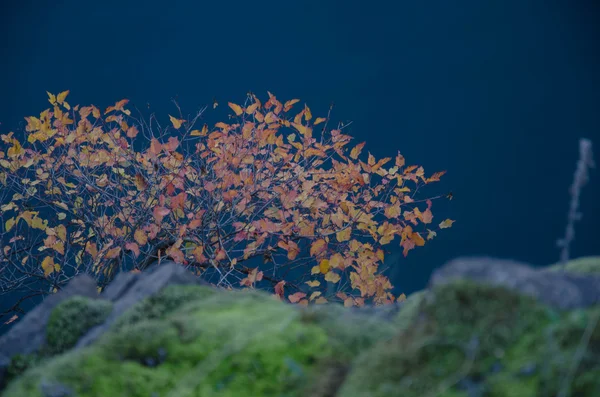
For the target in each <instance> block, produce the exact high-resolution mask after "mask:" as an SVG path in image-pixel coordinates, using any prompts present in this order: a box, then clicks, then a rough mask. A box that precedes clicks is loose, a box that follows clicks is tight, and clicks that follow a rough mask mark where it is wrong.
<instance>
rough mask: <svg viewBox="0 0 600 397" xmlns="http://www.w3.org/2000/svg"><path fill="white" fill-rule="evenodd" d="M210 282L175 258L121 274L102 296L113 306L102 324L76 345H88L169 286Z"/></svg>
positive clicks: (79, 346) (78, 346)
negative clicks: (115, 322)
mask: <svg viewBox="0 0 600 397" xmlns="http://www.w3.org/2000/svg"><path fill="white" fill-rule="evenodd" d="M189 284H197V285H208V283H206V282H205V281H204V280H202V279H201V278H199V277H197V276H195V275H193V274H192V273H191V272H189V271H187V270H186V269H185V268H184V267H182V266H180V265H177V264H176V263H175V262H173V261H165V262H163V263H162V264H161V265H160V266H158V267H156V268H154V269H152V270H150V271H148V272H144V273H121V274H118V275H117V277H116V278H115V280H114V281H113V282H112V283H111V284H109V285H108V286H107V287H106V289H105V291H104V292H103V294H102V296H101V297H102V298H103V299H107V300H109V301H111V302H113V308H112V311H111V313H110V315H109V316H108V318H107V319H106V321H104V322H103V323H102V324H100V325H98V326H96V327H94V328H93V329H91V330H90V331H89V332H88V333H87V334H86V335H85V336H83V337H82V338H81V339H80V340H79V342H78V343H77V346H76V347H77V348H81V347H85V346H88V345H89V344H91V343H92V342H94V341H95V340H96V339H97V338H98V337H99V336H100V335H102V334H103V333H104V332H105V331H106V330H107V329H108V328H110V326H111V325H112V324H113V322H114V321H115V320H116V319H117V318H119V317H120V316H121V315H122V314H123V313H125V312H126V311H127V310H128V309H129V308H130V307H132V306H133V305H135V304H136V303H138V302H139V301H141V300H143V299H145V298H147V297H150V296H152V295H154V294H156V293H157V292H159V291H160V290H162V289H163V288H165V287H166V286H168V285H189Z"/></svg>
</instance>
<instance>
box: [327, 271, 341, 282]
mask: <svg viewBox="0 0 600 397" xmlns="http://www.w3.org/2000/svg"><path fill="white" fill-rule="evenodd" d="M325 281H328V282H330V283H333V284H335V283H337V282H338V281H340V275H339V274H337V273H336V272H328V273H327V274H326V275H325Z"/></svg>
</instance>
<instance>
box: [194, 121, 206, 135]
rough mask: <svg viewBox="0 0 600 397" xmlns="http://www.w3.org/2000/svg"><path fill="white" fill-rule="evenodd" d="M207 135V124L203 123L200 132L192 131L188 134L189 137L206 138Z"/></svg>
mask: <svg viewBox="0 0 600 397" xmlns="http://www.w3.org/2000/svg"><path fill="white" fill-rule="evenodd" d="M206 134H208V124H206V123H204V126H203V127H202V130H192V131H191V132H190V135H191V136H206Z"/></svg>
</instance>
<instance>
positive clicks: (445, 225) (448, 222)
mask: <svg viewBox="0 0 600 397" xmlns="http://www.w3.org/2000/svg"><path fill="white" fill-rule="evenodd" d="M454 222H456V221H453V220H452V219H446V220H445V221H443V222H441V223H440V229H447V228H449V227H452V224H453V223H454Z"/></svg>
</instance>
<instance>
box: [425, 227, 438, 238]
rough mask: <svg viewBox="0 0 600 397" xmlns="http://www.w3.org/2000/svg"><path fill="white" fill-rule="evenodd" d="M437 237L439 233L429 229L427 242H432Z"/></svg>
mask: <svg viewBox="0 0 600 397" xmlns="http://www.w3.org/2000/svg"><path fill="white" fill-rule="evenodd" d="M435 236H437V233H436V232H434V231H433V230H429V229H427V240H431V239H432V238H434V237H435Z"/></svg>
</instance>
